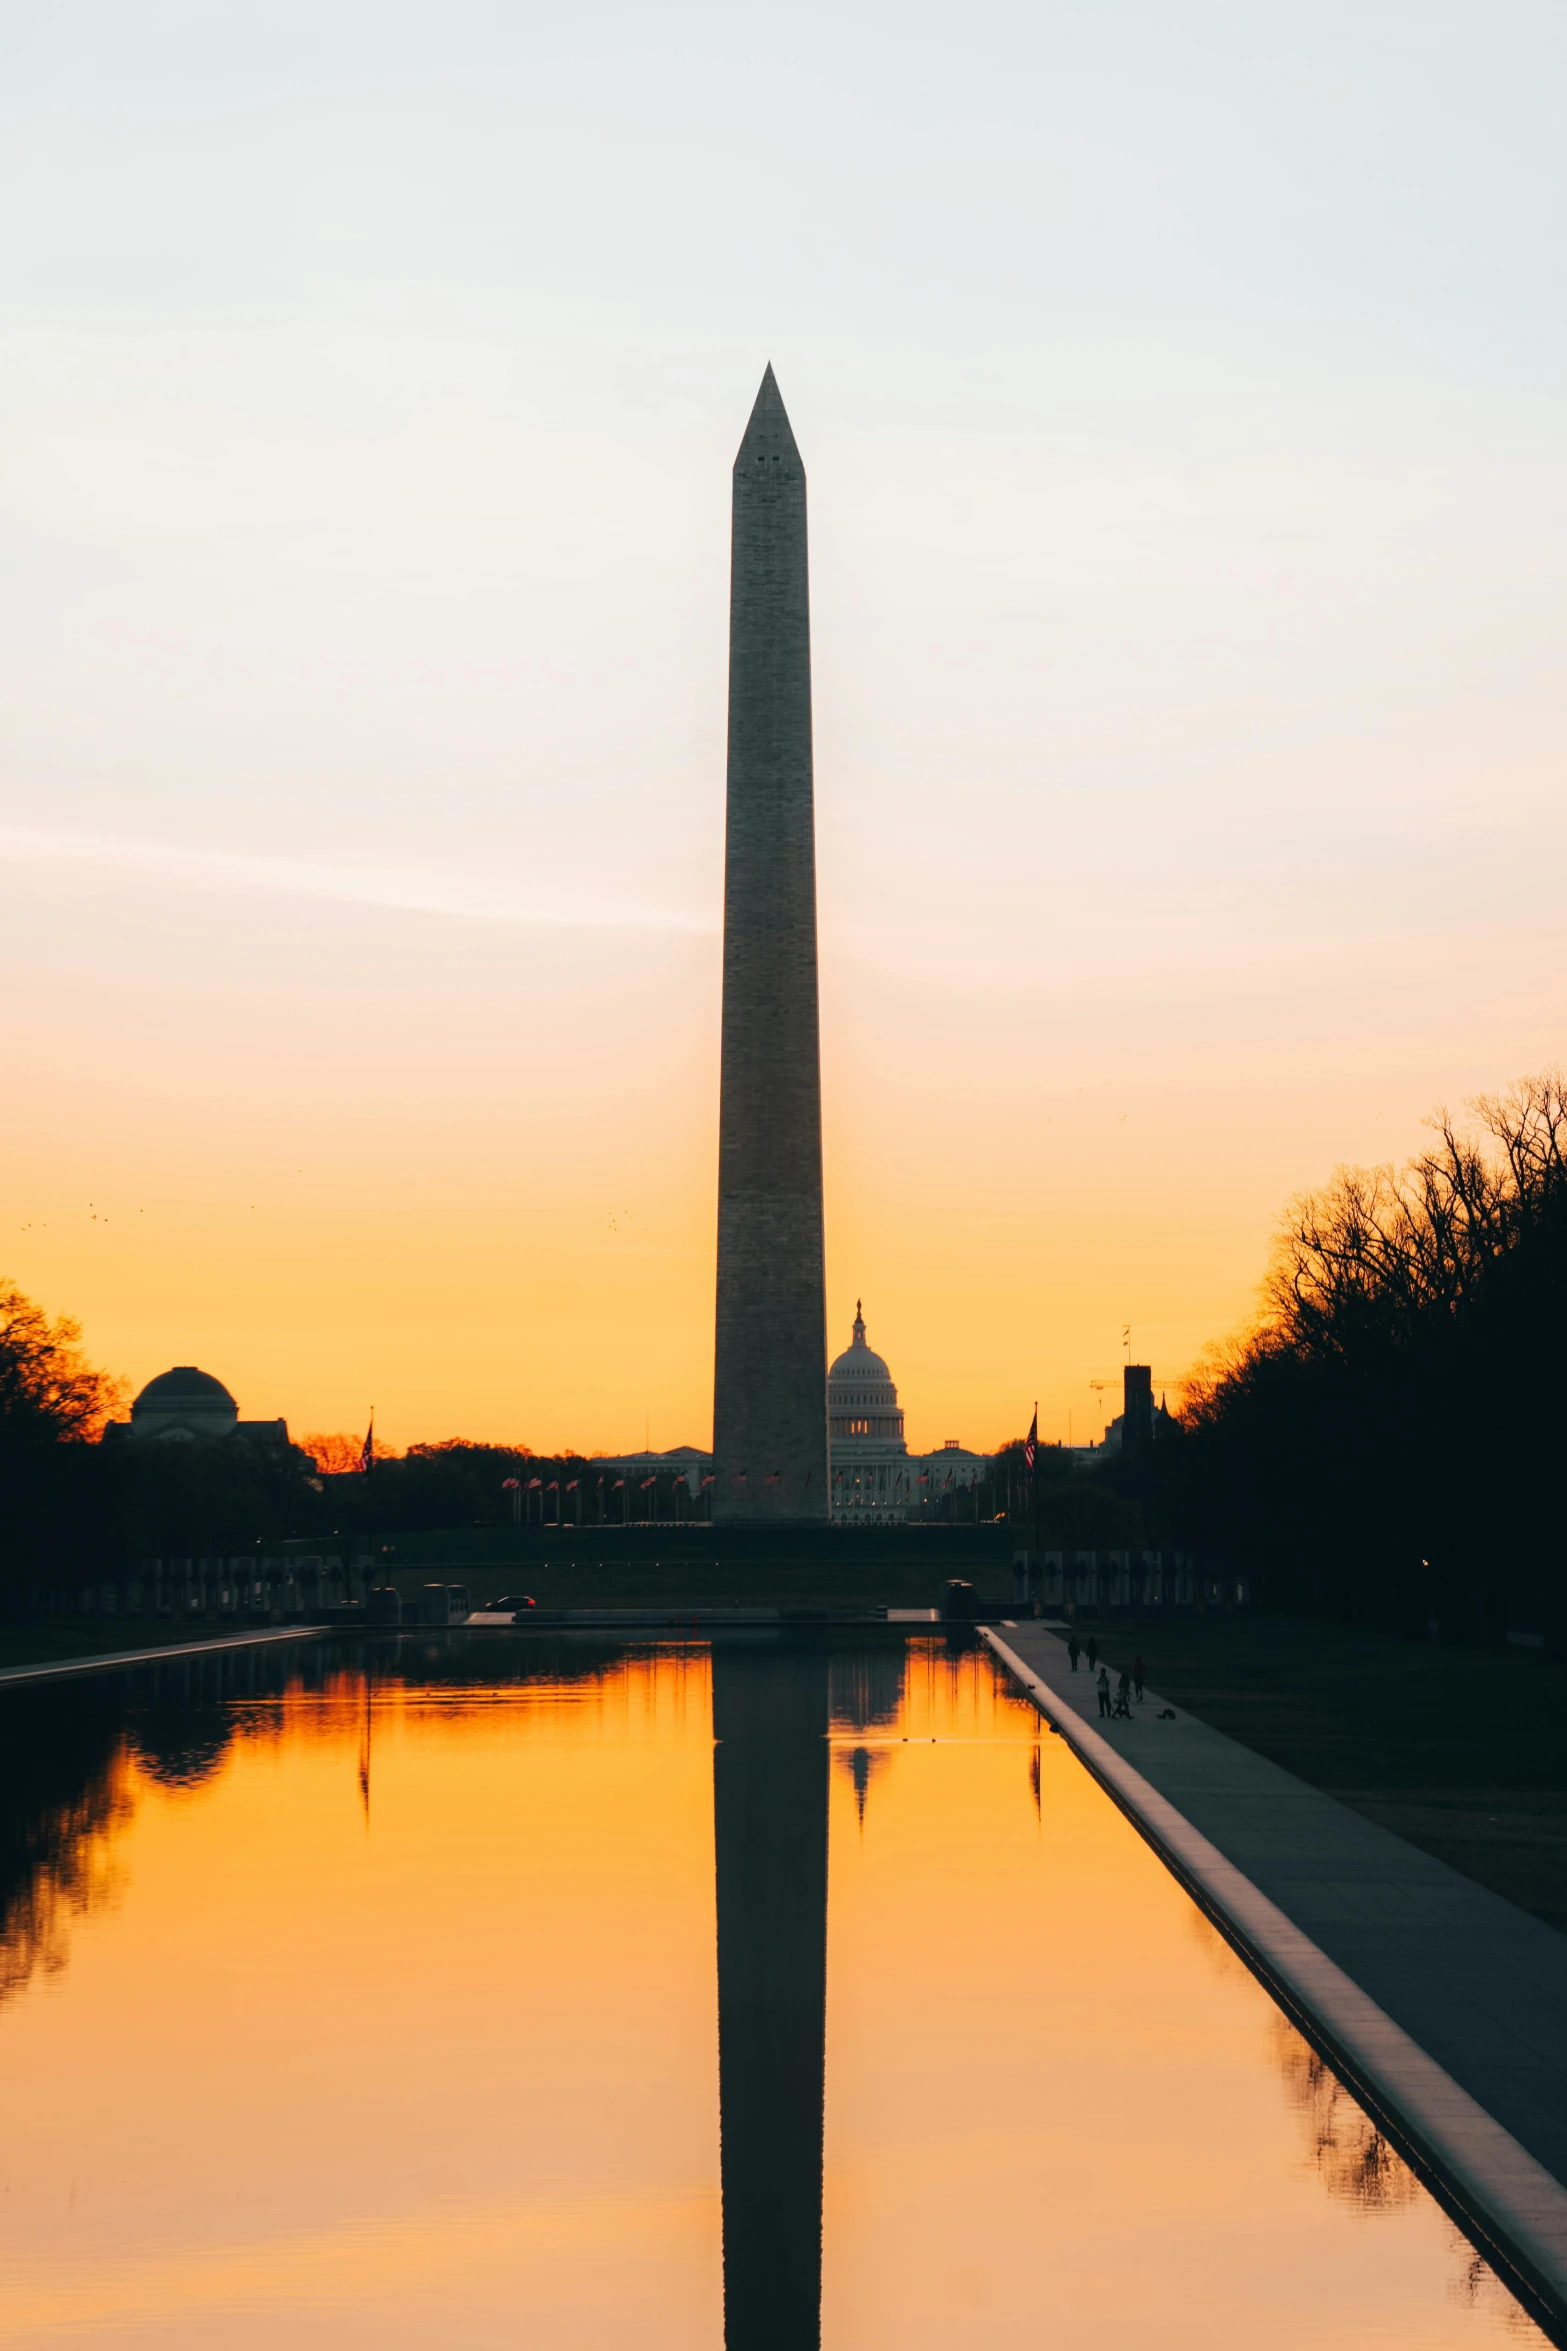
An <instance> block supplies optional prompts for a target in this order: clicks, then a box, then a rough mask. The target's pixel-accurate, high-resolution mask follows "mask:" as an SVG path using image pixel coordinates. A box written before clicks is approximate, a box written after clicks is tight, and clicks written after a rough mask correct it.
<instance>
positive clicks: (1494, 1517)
mask: <svg viewBox="0 0 1567 2351" xmlns="http://www.w3.org/2000/svg"><path fill="white" fill-rule="evenodd" d="M1471 1111H1472V1117H1471V1120H1470V1121H1469V1122H1468V1123H1467V1124H1460V1123H1459V1122H1456V1121H1454V1120H1453V1119H1450V1118H1448V1117H1447V1116H1446V1115H1443V1116H1442V1117H1441V1118H1439V1119H1437V1120H1434V1121H1433V1122H1432V1123H1433V1130H1434V1132H1435V1135H1436V1141H1435V1142H1434V1144H1433V1145H1432V1147H1431V1148H1430V1149H1429V1150H1427V1151H1425V1152H1422V1153H1421V1155H1420V1156H1419V1157H1418V1158H1417V1159H1415V1160H1414V1161H1413V1162H1412V1163H1411V1164H1410V1165H1409V1166H1408V1167H1407V1168H1405V1169H1403V1170H1402V1171H1401V1172H1395V1171H1393V1170H1392V1169H1388V1168H1380V1169H1374V1170H1370V1171H1367V1170H1364V1169H1349V1170H1344V1171H1342V1172H1341V1173H1340V1174H1339V1175H1338V1176H1337V1177H1336V1178H1335V1179H1334V1181H1333V1182H1332V1183H1331V1184H1330V1185H1328V1187H1327V1188H1326V1189H1325V1190H1323V1191H1320V1192H1313V1193H1309V1194H1307V1195H1305V1196H1303V1197H1302V1198H1301V1199H1299V1200H1297V1201H1296V1202H1295V1203H1294V1205H1293V1207H1292V1208H1291V1210H1290V1212H1289V1216H1288V1218H1287V1221H1286V1224H1285V1226H1284V1228H1283V1230H1282V1232H1281V1234H1280V1238H1279V1243H1278V1248H1277V1252H1276V1256H1275V1261H1274V1265H1273V1268H1272V1271H1271V1273H1270V1275H1269V1277H1268V1280H1267V1284H1266V1287H1265V1291H1264V1312H1263V1318H1262V1321H1261V1324H1260V1327H1259V1328H1258V1329H1257V1330H1256V1331H1255V1332H1254V1333H1253V1334H1252V1335H1251V1336H1250V1337H1249V1338H1247V1339H1246V1340H1245V1341H1244V1342H1243V1343H1241V1344H1239V1345H1238V1346H1236V1347H1234V1348H1232V1349H1231V1350H1229V1351H1228V1353H1227V1354H1226V1355H1224V1356H1223V1357H1220V1358H1218V1359H1215V1360H1214V1361H1212V1362H1211V1363H1210V1364H1209V1365H1208V1366H1207V1367H1206V1369H1205V1372H1204V1374H1203V1376H1201V1377H1200V1378H1199V1379H1197V1380H1196V1381H1194V1382H1193V1383H1192V1384H1191V1387H1190V1389H1189V1392H1188V1397H1187V1403H1186V1409H1185V1411H1184V1413H1183V1416H1182V1419H1183V1427H1182V1429H1181V1431H1180V1433H1179V1435H1178V1436H1177V1437H1175V1439H1174V1441H1173V1442H1171V1443H1169V1444H1167V1445H1166V1446H1164V1447H1162V1448H1161V1460H1160V1463H1159V1482H1160V1485H1161V1488H1162V1490H1163V1496H1164V1501H1165V1504H1166V1507H1168V1508H1169V1509H1171V1510H1172V1511H1173V1512H1174V1514H1175V1515H1176V1517H1177V1519H1178V1520H1179V1521H1180V1523H1181V1525H1182V1530H1183V1534H1184V1536H1185V1539H1187V1540H1188V1541H1193V1542H1195V1543H1197V1544H1199V1545H1201V1546H1202V1547H1204V1548H1205V1549H1206V1550H1208V1551H1209V1552H1210V1553H1216V1554H1219V1555H1221V1556H1223V1557H1225V1558H1226V1559H1228V1560H1231V1561H1233V1562H1234V1563H1235V1564H1236V1565H1241V1566H1245V1567H1247V1568H1249V1569H1250V1570H1251V1571H1252V1572H1253V1573H1254V1574H1256V1575H1257V1576H1258V1577H1260V1578H1261V1579H1262V1580H1263V1584H1264V1590H1265V1594H1266V1597H1267V1598H1268V1600H1269V1601H1270V1603H1271V1604H1272V1605H1275V1606H1284V1607H1289V1608H1293V1609H1301V1610H1306V1611H1310V1612H1314V1613H1321V1614H1325V1615H1331V1616H1335V1617H1340V1618H1342V1619H1344V1620H1345V1621H1348V1622H1351V1623H1366V1624H1376V1625H1383V1626H1387V1627H1389V1628H1393V1629H1399V1630H1404V1631H1412V1632H1424V1631H1425V1630H1426V1629H1427V1628H1428V1627H1429V1626H1431V1625H1432V1624H1435V1625H1436V1626H1437V1627H1438V1628H1440V1630H1441V1631H1442V1632H1443V1633H1444V1634H1445V1635H1449V1636H1456V1637H1459V1638H1466V1639H1487V1640H1490V1639H1498V1638H1500V1637H1502V1636H1503V1635H1504V1634H1505V1633H1506V1632H1507V1631H1509V1630H1523V1631H1528V1632H1538V1633H1543V1634H1545V1635H1546V1636H1547V1637H1548V1639H1549V1641H1550V1643H1551V1645H1552V1646H1559V1645H1560V1643H1561V1640H1562V1634H1563V1630H1564V1624H1563V1616H1564V1598H1567V1584H1564V1567H1567V1562H1564V1556H1563V1530H1562V1514H1561V1498H1560V1496H1559V1494H1558V1493H1557V1490H1556V1477H1557V1472H1558V1465H1559V1463H1560V1461H1561V1458H1562V1455H1561V1450H1560V1448H1561V1444H1562V1422H1563V1412H1564V1407H1567V1376H1564V1369H1563V1335H1564V1330H1567V1096H1564V1082H1563V1079H1562V1077H1561V1075H1560V1074H1559V1073H1553V1074H1550V1075H1547V1076H1545V1077H1541V1078H1535V1079H1529V1080H1526V1081H1524V1082H1522V1083H1520V1084H1519V1085H1517V1086H1515V1087H1514V1088H1513V1089H1512V1090H1511V1091H1510V1092H1508V1093H1507V1094H1504V1095H1501V1096H1497V1097H1487V1098H1485V1099H1483V1100H1481V1101H1478V1102H1475V1103H1474V1104H1472V1105H1471Z"/></svg>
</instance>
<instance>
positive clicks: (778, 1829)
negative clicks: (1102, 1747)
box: [0, 1633, 1544, 2351]
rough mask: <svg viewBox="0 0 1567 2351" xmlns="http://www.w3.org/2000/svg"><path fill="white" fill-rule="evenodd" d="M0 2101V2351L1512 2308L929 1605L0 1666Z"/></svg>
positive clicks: (1089, 2335)
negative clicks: (899, 1613)
mask: <svg viewBox="0 0 1567 2351" xmlns="http://www.w3.org/2000/svg"><path fill="white" fill-rule="evenodd" d="M715 1733H716V1743H715ZM0 2116H3V2121H0V2133H3V2140H0V2344H4V2345H14V2344H29V2345H31V2344H53V2343H71V2344H103V2345H115V2346H133V2345H134V2346H138V2347H141V2346H147V2347H150V2346H157V2347H158V2351H195V2347H197V2346H200V2347H201V2351H210V2347H211V2346H214V2345H221V2346H223V2347H224V2351H250V2347H251V2346H259V2345H269V2346H270V2345H276V2344H284V2343H286V2344H287V2345H289V2346H290V2351H314V2347H318V2346H319V2347H324V2346H329V2345H330V2346H334V2347H337V2346H343V2345H350V2344H355V2345H357V2344H363V2345H367V2346H368V2345H375V2346H378V2347H389V2351H393V2347H403V2346H415V2345H418V2346H441V2347H442V2351H454V2347H455V2351H467V2347H469V2346H474V2347H484V2351H489V2347H490V2346H501V2345H505V2346H508V2347H509V2351H510V2347H513V2346H529V2347H537V2351H553V2347H555V2346H561V2347H562V2351H578V2347H588V2346H592V2347H593V2351H599V2347H603V2351H608V2347H609V2346H616V2347H617V2351H620V2347H624V2346H633V2345H634V2346H636V2347H637V2351H666V2347H667V2351H677V2347H678V2351H720V2347H721V2346H723V2347H726V2351H816V2347H817V2346H818V2344H820V2345H823V2346H826V2347H827V2351H967V2347H969V2346H980V2345H985V2346H990V2345H1000V2344H1003V2343H1005V2344H1024V2345H1033V2344H1038V2345H1040V2346H1044V2345H1047V2344H1048V2345H1050V2346H1053V2347H1064V2351H1078V2347H1079V2346H1083V2347H1086V2346H1088V2345H1090V2344H1093V2345H1098V2344H1099V2343H1101V2342H1102V2341H1103V2340H1105V2339H1106V2338H1107V2337H1113V2336H1114V2335H1115V2334H1116V2333H1117V2332H1118V2331H1119V2330H1120V2329H1122V2328H1127V2327H1134V2328H1137V2329H1139V2330H1150V2331H1151V2332H1152V2334H1153V2335H1154V2337H1155V2338H1156V2339H1157V2340H1158V2341H1159V2343H1160V2344H1161V2346H1163V2347H1164V2351H1198V2347H1199V2346H1200V2347H1201V2351H1213V2347H1214V2346H1216V2345H1231V2344H1233V2345H1237V2346H1240V2345H1245V2346H1247V2347H1248V2351H1250V2347H1251V2346H1255V2345H1259V2344H1266V2345H1268V2346H1270V2351H1271V2347H1276V2346H1277V2347H1285V2351H1293V2347H1296V2346H1298V2347H1299V2351H1307V2347H1310V2351H1321V2346H1324V2345H1326V2344H1329V2343H1331V2344H1333V2345H1334V2346H1335V2347H1336V2351H1361V2347H1370V2346H1376V2347H1377V2351H1383V2347H1387V2351H1392V2347H1394V2346H1397V2347H1399V2351H1404V2347H1406V2346H1407V2347H1408V2351H1417V2347H1418V2351H1447V2347H1449V2346H1451V2347H1453V2351H1457V2347H1459V2346H1464V2347H1466V2351H1479V2347H1481V2346H1490V2345H1501V2344H1504V2343H1510V2344H1518V2343H1531V2344H1540V2343H1542V2342H1543V2341H1544V2338H1543V2337H1542V2336H1541V2335H1540V2334H1539V2333H1538V2332H1537V2330H1536V2329H1535V2328H1534V2326H1533V2325H1532V2324H1531V2323H1530V2321H1529V2320H1528V2319H1527V2318H1526V2317H1525V2316H1524V2314H1523V2313H1522V2312H1521V2311H1520V2310H1519V2309H1518V2307H1517V2305H1516V2304H1515V2303H1514V2302H1513V2301H1512V2300H1511V2298H1510V2297H1509V2296H1508V2295H1507V2294H1506V2292H1505V2291H1504V2290H1503V2288H1502V2287H1501V2286H1500V2285H1499V2284H1498V2282H1497V2281H1496V2279H1495V2278H1494V2277H1493V2276H1492V2274H1491V2273H1490V2271H1489V2270H1488V2269H1487V2268H1486V2267H1485V2265H1484V2264H1483V2263H1482V2262H1481V2261H1480V2260H1479V2259H1478V2257H1477V2256H1476V2255H1475V2254H1474V2252H1473V2251H1472V2250H1471V2248H1470V2247H1469V2246H1468V2244H1467V2243H1466V2242H1465V2241H1464V2240H1463V2238H1462V2237H1461V2236H1460V2235H1459V2234H1458V2233H1457V2232H1456V2231H1455V2230H1454V2228H1453V2227H1452V2226H1451V2224H1450V2223H1449V2222H1448V2221H1447V2219H1446V2218H1445V2216H1444V2215H1443V2213H1442V2212H1441V2210H1440V2209H1439V2207H1438V2206H1437V2205H1436V2204H1435V2203H1434V2202H1433V2201H1432V2200H1431V2198H1430V2197H1429V2196H1428V2195H1427V2193H1426V2192H1425V2190H1424V2189H1423V2188H1422V2187H1421V2186H1420V2184H1419V2183H1418V2182H1417V2181H1416V2180H1415V2179H1414V2178H1413V2177H1412V2175H1411V2174H1410V2173H1409V2172H1408V2171H1407V2170H1406V2169H1405V2167H1404V2166H1403V2164H1402V2163H1401V2162H1400V2161H1399V2160H1398V2158H1397V2157H1396V2156H1395V2155H1394V2154H1393V2153H1392V2151H1391V2150H1390V2149H1389V2148H1388V2147H1387V2145H1386V2143H1385V2142H1384V2141H1383V2140H1382V2139H1381V2138H1380V2137H1379V2135H1378V2134H1377V2132H1376V2131H1375V2130H1374V2129H1373V2127H1372V2126H1371V2124H1370V2123H1369V2122H1368V2121H1367V2119H1366V2117H1365V2116H1364V2114H1363V2113H1362V2112H1361V2110H1360V2109H1359V2108H1358V2107H1357V2106H1356V2104H1355V2102H1354V2100H1353V2099H1352V2098H1351V2097H1349V2096H1348V2094H1347V2093H1346V2092H1345V2091H1344V2090H1343V2089H1342V2088H1341V2087H1340V2085H1339V2084H1338V2083H1337V2082H1336V2081H1335V2079H1334V2077H1333V2076H1332V2075H1331V2073H1329V2072H1328V2071H1327V2070H1326V2069H1325V2068H1324V2067H1323V2066H1322V2065H1321V2064H1320V2062H1319V2061H1318V2060H1317V2059H1316V2057H1315V2056H1314V2055H1313V2054H1312V2052H1311V2051H1310V2049H1309V2048H1308V2047H1307V2046H1306V2044H1305V2043H1304V2042H1303V2041H1302V2040H1301V2039H1300V2038H1299V2036H1298V2035H1297V2034H1296V2033H1295V2032H1294V2031H1293V2030H1292V2029H1291V2028H1290V2026H1289V2025H1288V2024H1287V2023H1286V2022H1285V2021H1284V2019H1283V2018H1282V2017H1281V2016H1280V2015H1279V2013H1278V2011H1277V2010H1276V2009H1275V2008H1274V2007H1273V2006H1272V2004H1271V2002H1270V2001H1269V2000H1268V1998H1267V1996H1266V1995H1265V1994H1264V1993H1263V1991H1262V1990H1261V1989H1260V1987H1259V1986H1258V1985H1257V1984H1256V1983H1255V1982H1254V1981H1253V1979H1252V1978H1251V1977H1250V1976H1249V1975H1248V1974H1247V1972H1246V1970H1245V1969H1244V1968H1243V1967H1242V1966H1241V1965H1240V1963H1239V1962H1238V1961H1237V1960H1236V1959H1235V1957H1234V1956H1233V1954H1232V1953H1231V1952H1230V1951H1229V1950H1228V1948H1227V1947H1226V1946H1225V1945H1224V1943H1223V1942H1222V1941H1220V1939H1219V1938H1218V1937H1217V1936H1216V1935H1215V1934H1214V1932H1213V1931H1212V1929H1211V1928H1210V1927H1209V1926H1208V1925H1207V1923H1206V1922H1205V1920H1204V1919H1203V1918H1202V1916H1201V1914H1200V1913H1199V1912H1198V1911H1197V1910H1196V1909H1195V1907H1194V1906H1193V1904H1192V1903H1191V1902H1190V1901H1189V1899H1188V1898H1187V1896H1186V1895H1185V1894H1184V1893H1183V1892H1182V1891H1181V1889H1180V1887H1179V1886H1177V1885H1176V1884H1175V1882H1174V1881H1173V1880H1172V1879H1171V1878H1170V1877H1169V1876H1168V1874H1167V1873H1166V1872H1165V1871H1164V1869H1163V1868H1162V1867H1161V1866H1160V1864H1159V1863H1158V1862H1157V1861H1156V1860H1155V1858H1154V1857H1153V1855H1152V1854H1151V1853H1150V1852H1149V1850H1148V1849H1147V1847H1146V1846H1144V1845H1143V1844H1142V1842H1141V1841H1140V1839H1139V1838H1138V1837H1137V1835H1136V1834H1135V1832H1134V1831H1133V1830H1132V1829H1131V1827H1130V1826H1129V1825H1128V1823H1127V1822H1126V1821H1125V1820H1124V1819H1123V1818H1122V1816H1121V1815H1120V1814H1119V1813H1118V1812H1117V1811H1116V1809H1115V1808H1114V1806H1113V1805H1112V1804H1111V1803H1110V1802H1109V1801H1108V1799H1107V1798H1106V1797H1105V1796H1104V1795H1102V1794H1101V1792H1100V1790H1099V1789H1098V1788H1097V1787H1096V1785H1095V1784H1094V1782H1093V1781H1092V1780H1091V1779H1089V1778H1088V1776H1087V1774H1086V1773H1085V1772H1084V1771H1083V1770H1082V1768H1081V1766H1080V1765H1079V1764H1077V1763H1076V1761H1075V1760H1074V1759H1073V1757H1072V1756H1071V1754H1070V1753H1069V1752H1068V1751H1067V1749H1066V1748H1064V1747H1063V1746H1062V1745H1061V1743H1060V1742H1059V1741H1058V1740H1057V1739H1055V1738H1053V1737H1052V1736H1051V1734H1050V1733H1049V1732H1048V1730H1046V1729H1045V1728H1044V1727H1043V1726H1042V1725H1041V1724H1040V1722H1039V1720H1038V1718H1037V1716H1036V1715H1035V1713H1034V1711H1033V1709H1032V1708H1031V1707H1030V1706H1028V1705H1027V1704H1026V1703H1024V1702H1023V1701H1022V1700H1020V1699H1019V1698H1018V1697H1016V1696H1015V1695H1014V1694H1013V1693H1012V1691H1011V1689H1010V1687H1009V1685H1008V1684H1007V1682H1006V1680H1005V1678H1004V1677H1003V1676H1002V1675H1001V1674H1000V1673H999V1670H998V1669H997V1667H996V1666H995V1664H994V1662H993V1661H992V1659H991V1658H990V1657H989V1655H988V1653H986V1652H984V1651H981V1650H975V1649H958V1648H953V1647H949V1645H948V1644H947V1643H946V1642H945V1641H944V1640H942V1639H940V1638H938V1637H935V1636H920V1637H916V1638H914V1639H912V1640H909V1641H907V1642H905V1641H902V1640H898V1639H894V1638H893V1637H892V1636H890V1635H889V1636H887V1637H885V1638H878V1637H875V1636H870V1637H867V1638H866V1639H864V1640H856V1641H855V1642H853V1643H848V1642H832V1643H818V1642H814V1641H810V1640H808V1639H806V1638H804V1637H795V1638H792V1639H791V1638H776V1637H768V1636H765V1635H764V1636H757V1637H755V1638H753V1639H749V1640H747V1639H745V1638H743V1637H735V1638H731V1639H725V1640H723V1641H720V1642H717V1643H714V1644H709V1643H707V1642H694V1641H693V1642H690V1643H664V1644H651V1643H637V1644H631V1645H625V1644H618V1643H614V1644H612V1643H607V1642H604V1641H602V1640H587V1639H568V1638H559V1639H556V1638H550V1637H547V1636H523V1635H518V1636H515V1637H513V1636H510V1635H504V1634H503V1635H498V1636H490V1637H485V1636H464V1635H462V1634H460V1633H459V1634H453V1635H449V1636H447V1635H435V1636H431V1637H429V1638H427V1639H421V1638H414V1637H410V1636H403V1637H402V1638H401V1639H400V1640H399V1639H398V1638H397V1637H395V1636H387V1637H386V1638H384V1639H383V1640H380V1641H373V1640H372V1641H365V1642H363V1643H343V1642H331V1643H323V1644H322V1646H321V1648H320V1650H319V1651H315V1650H312V1651H311V1652H310V1653H309V1654H308V1655H301V1654H300V1652H299V1651H298V1650H289V1651H267V1650H264V1649H263V1650H251V1651H248V1652H239V1653H231V1654H229V1655H228V1656H225V1657H221V1658H214V1657H209V1658H205V1659H191V1660H170V1661H168V1662H166V1663H164V1664H162V1665H159V1666H156V1667H151V1668H146V1669H142V1670H140V1671H138V1672H137V1673H135V1674H126V1675H120V1676H113V1677H110V1676H99V1677H93V1678H91V1679H87V1680H78V1681H68V1682H61V1683H54V1684H42V1685H37V1686H34V1687H31V1688H23V1689H17V1690H13V1691H10V1692H6V1693H3V1694H0Z"/></svg>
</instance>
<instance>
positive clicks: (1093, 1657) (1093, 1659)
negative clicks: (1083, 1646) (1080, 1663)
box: [1088, 1633, 1099, 1673]
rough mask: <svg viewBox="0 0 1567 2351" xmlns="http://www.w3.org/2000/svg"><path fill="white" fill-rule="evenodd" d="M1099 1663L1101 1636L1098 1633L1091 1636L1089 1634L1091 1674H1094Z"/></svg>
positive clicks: (1089, 1667)
mask: <svg viewBox="0 0 1567 2351" xmlns="http://www.w3.org/2000/svg"><path fill="white" fill-rule="evenodd" d="M1098 1663H1099V1635H1098V1634H1097V1633H1090V1634H1089V1636H1088V1670H1089V1672H1090V1673H1092V1672H1093V1670H1094V1667H1095V1666H1096V1665H1097V1664H1098Z"/></svg>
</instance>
